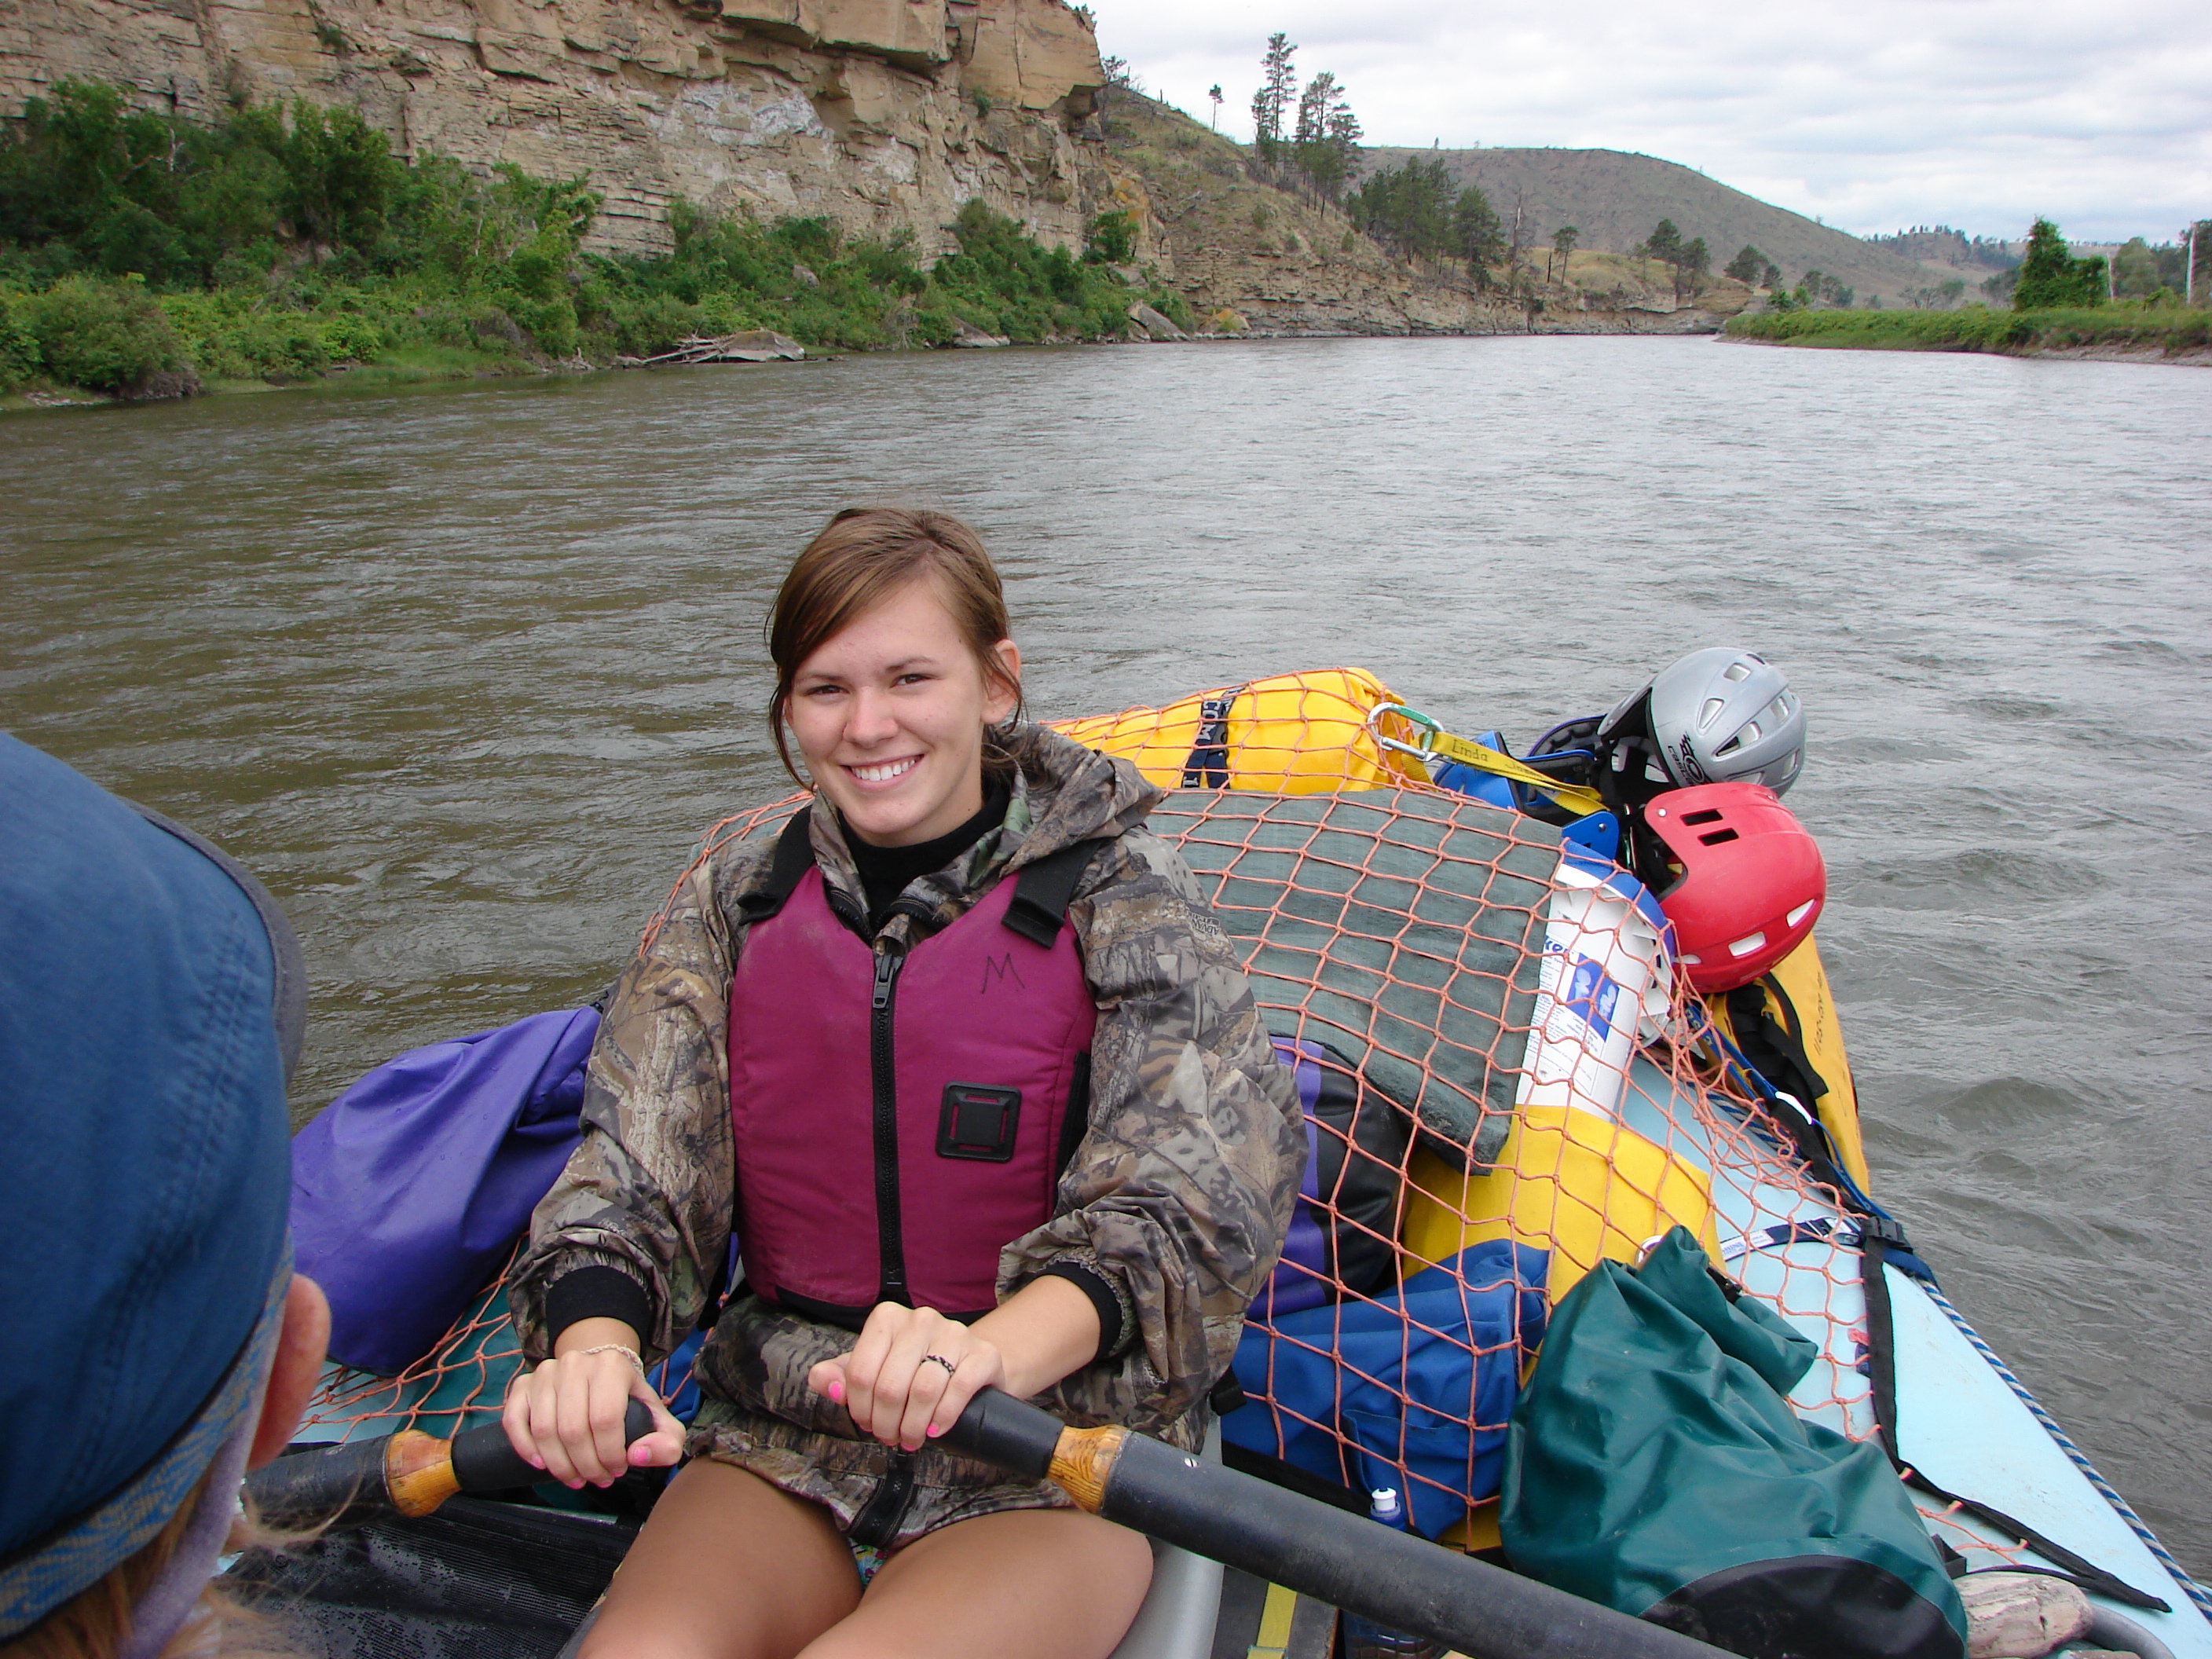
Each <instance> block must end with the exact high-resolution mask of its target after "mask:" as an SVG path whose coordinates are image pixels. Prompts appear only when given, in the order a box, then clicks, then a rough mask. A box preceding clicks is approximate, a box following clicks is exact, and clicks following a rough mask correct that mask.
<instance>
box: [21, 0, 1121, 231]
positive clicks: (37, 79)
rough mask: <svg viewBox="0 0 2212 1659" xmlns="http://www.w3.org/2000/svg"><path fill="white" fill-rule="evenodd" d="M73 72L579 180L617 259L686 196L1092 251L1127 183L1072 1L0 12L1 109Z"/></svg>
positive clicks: (185, 2) (775, 212)
mask: <svg viewBox="0 0 2212 1659" xmlns="http://www.w3.org/2000/svg"><path fill="white" fill-rule="evenodd" d="M63 76H80V77H85V78H91V79H97V80H102V81H108V82H120V83H125V84H128V85H130V86H132V87H135V88H137V89H138V92H139V95H140V97H141V98H142V100H143V101H144V102H145V103H147V104H148V105H149V106H154V107H160V108H166V109H173V110H175V111H177V112H180V113H182V114H185V115H187V116H198V117H205V116H207V115H210V114H211V113H213V112H215V111H216V110H217V109H219V108H220V107H222V105H223V104H224V103H225V102H227V101H232V100H239V99H252V100H257V101H259V100H272V99H292V98H305V99H308V100H312V101H313V102H316V103H320V104H349V105H352V106H356V107H357V108H358V109H360V110H361V112H362V114H363V115H364V116H366V117H367V118H368V119H369V120H370V121H372V122H374V123H375V124H376V125H379V126H380V127H382V128H383V129H384V130H385V131H386V132H387V133H389V134H390V135H391V137H392V142H393V144H394V147H395V148H396V149H398V150H399V151H400V152H401V153H402V154H404V155H410V156H412V155H419V154H422V153H425V152H429V151H437V152H441V153H442V154H445V155H452V156H454V157H455V158H457V159H459V161H462V162H464V163H465V164H466V165H468V166H471V167H478V168H488V167H491V166H493V165H495V164H497V163H500V162H512V163H513V164H515V165H516V166H519V167H522V168H524V169H526V171H528V172H531V173H537V174H540V175H557V176H562V177H574V176H575V175H577V174H584V175H587V176H588V177H589V179H590V180H591V183H592V186H593V188H595V189H597V190H599V191H602V192H604V194H605V197H606V206H605V211H604V212H603V213H602V214H601V215H600V216H599V222H598V223H597V225H596V226H595V227H594V229H593V239H594V240H596V241H597V242H598V243H599V245H600V246H603V247H608V248H614V249H635V250H640V251H642V250H648V249H653V248H659V247H664V246H666V245H667V240H668V232H667V224H666V219H667V208H668V204H669V202H670V200H671V198H672V197H676V196H678V195H681V196H684V197H690V199H691V200H692V201H694V202H696V203H698V204H700V205H702V206H703V207H706V208H708V209H709V210H713V211H716V212H720V213H734V212H738V211H741V210H746V209H750V210H753V211H755V212H757V213H759V214H761V215H762V216H764V217H769V218H775V217H779V216H784V215H790V214H799V215H812V214H821V215H825V216H829V217H832V218H835V219H836V220H837V221H838V222H840V223H842V225H844V226H845V227H846V228H848V229H849V230H855V231H869V232H874V233H878V234H887V233H890V232H892V231H895V230H899V229H910V230H912V231H914V232H915V234H916V237H917V240H919V242H920V243H921V247H922V249H923V251H924V252H927V253H935V252H942V251H944V250H945V248H947V247H948V246H950V245H951V238H950V237H949V236H948V235H947V234H945V230H944V227H945V225H946V224H947V223H949V222H950V221H951V218H952V216H953V215H954V214H955V213H956V212H957V210H958V209H959V207H960V206H961V204H963V203H964V202H967V201H969V200H970V199H974V198H979V197H980V198H981V200H982V201H984V202H986V203H987V204H989V205H990V206H991V207H993V208H994V209H995V210H998V211H999V212H1001V213H1004V214H1007V215H1010V216H1012V217H1014V218H1016V219H1018V220H1020V221H1021V222H1023V223H1024V225H1025V226H1027V227H1028V228H1029V229H1030V232H1031V233H1032V234H1035V235H1036V236H1038V237H1040V238H1041V239H1042V240H1046V241H1048V242H1054V243H1060V244H1078V243H1079V242H1080V241H1081V240H1082V237H1083V234H1084V232H1085V228H1086V226H1087V224H1088V222H1089V219H1090V217H1091V215H1092V214H1094V213H1095V212H1097V210H1098V209H1099V206H1100V203H1099V201H1098V200H1097V199H1096V198H1097V197H1099V196H1100V194H1101V192H1102V191H1110V185H1109V181H1108V180H1107V177H1106V174H1105V173H1104V171H1103V165H1102V157H1101V155H1100V152H1101V149H1102V147H1101V146H1100V145H1099V143H1097V140H1096V139H1095V138H1094V139H1088V140H1086V139H1085V138H1084V137H1082V136H1081V135H1082V132H1083V130H1084V124H1085V118H1087V117H1088V116H1089V115H1090V114H1091V109H1092V106H1093V100H1094V99H1095V97H1096V95H1097V91H1098V88H1099V86H1100V84H1101V82H1103V79H1104V76H1103V74H1102V72H1101V70H1100V68H1099V61H1098V47H1097V41H1096V40H1094V39H1093V37H1092V35H1091V28H1090V26H1089V23H1088V21H1086V20H1085V17H1084V16H1082V15H1079V14H1078V13H1077V12H1075V11H1074V10H1073V9H1070V8H1069V7H1068V6H1066V5H1064V4H1062V3H1060V0H683V3H678V0H0V116H8V115H14V114H15V113H17V112H20V111H21V107H22V104H23V100H25V99H26V98H27V97H34V96H37V95H38V94H40V93H41V92H42V91H43V90H44V89H45V88H46V87H47V86H48V85H50V84H51V83H52V82H53V81H55V80H58V79H59V78H61V77H63ZM1109 205H1110V203H1109Z"/></svg>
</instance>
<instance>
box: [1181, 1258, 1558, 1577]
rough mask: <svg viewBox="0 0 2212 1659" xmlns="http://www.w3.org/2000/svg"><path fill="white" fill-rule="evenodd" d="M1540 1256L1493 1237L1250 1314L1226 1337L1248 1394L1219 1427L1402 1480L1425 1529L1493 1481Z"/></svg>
mask: <svg viewBox="0 0 2212 1659" xmlns="http://www.w3.org/2000/svg"><path fill="white" fill-rule="evenodd" d="M1550 1260H1551V1258H1550V1255H1549V1253H1548V1252H1547V1251H1544V1250H1536V1249H1529V1248H1528V1246H1527V1245H1525V1244H1515V1243H1510V1241H1508V1240H1505V1239H1502V1238H1501V1239H1493V1240H1492V1241H1491V1242H1490V1243H1486V1244H1477V1245H1475V1246H1474V1248H1473V1249H1468V1250H1464V1251H1462V1252H1461V1253H1460V1254H1459V1255H1456V1256H1455V1257H1453V1258H1452V1259H1451V1260H1450V1261H1447V1262H1444V1263H1443V1265H1441V1266H1439V1267H1427V1268H1424V1269H1423V1270H1422V1271H1421V1272H1419V1273H1415V1274H1414V1275H1413V1277H1412V1278H1410V1279H1407V1280H1406V1282H1405V1283H1404V1284H1403V1285H1399V1286H1398V1287H1397V1288H1396V1289H1395V1290H1393V1291H1389V1292H1387V1293H1386V1294H1383V1295H1380V1296H1377V1297H1376V1298H1375V1299H1374V1300H1372V1301H1362V1300H1353V1299H1346V1300H1345V1301H1342V1302H1335V1303H1330V1304H1327V1305H1325V1306H1322V1307H1318V1308H1310V1309H1307V1310H1304V1311H1303V1312H1299V1313H1292V1314H1279V1315H1277V1316H1275V1317H1274V1318H1273V1319H1272V1320H1270V1321H1268V1322H1266V1323H1260V1322H1257V1321H1256V1320H1255V1322H1252V1323H1249V1324H1248V1325H1247V1326H1246V1327H1245V1330H1244V1338H1243V1341H1241V1342H1240V1343H1238V1344H1237V1363H1236V1372H1237V1382H1238V1383H1239V1384H1241V1385H1242V1386H1243V1390H1244V1393H1245V1395H1247V1403H1246V1404H1245V1405H1244V1406H1243V1407H1242V1408H1240V1409H1239V1410H1237V1411H1234V1412H1231V1413H1230V1414H1229V1415H1228V1416H1226V1417H1225V1418H1223V1419H1221V1433H1222V1437H1223V1438H1224V1439H1225V1440H1228V1441H1230V1442H1231V1443H1234V1444H1237V1445H1239V1446H1243V1447H1246V1448H1247V1449H1250V1450H1253V1451H1256V1452H1264V1453H1266V1454H1267V1455H1269V1456H1273V1457H1279V1458H1281V1459H1282V1460H1283V1461H1284V1462H1288V1463H1294V1464H1296V1465H1297V1467H1298V1468H1302V1469H1305V1470H1307V1471H1309V1472H1310V1473H1311V1474H1317V1475H1319V1476H1321V1477H1322V1479H1323V1480H1331V1481H1335V1482H1338V1483H1339V1484H1342V1485H1348V1486H1358V1487H1361V1488H1363V1489H1371V1488H1374V1487H1377V1486H1400V1487H1402V1488H1404V1489H1405V1492H1406V1497H1407V1506H1408V1509H1409V1510H1410V1513H1411V1516H1412V1523H1413V1530H1414V1531H1415V1532H1418V1533H1420V1534H1422V1535H1423V1536H1425V1537H1428V1538H1434V1537H1436V1536H1437V1534H1440V1533H1442V1532H1443V1531H1444V1530H1445V1529H1446V1528H1449V1527H1450V1526H1451V1525H1452V1524H1453V1523H1454V1522H1456V1521H1457V1520H1458V1519H1459V1518H1460V1517H1461V1516H1462V1515H1464V1514H1465V1513H1466V1512H1467V1509H1468V1504H1471V1503H1474V1502H1475V1501H1477V1500H1479V1499H1481V1498H1487V1497H1489V1496H1490V1495H1491V1494H1492V1492H1496V1491H1497V1490H1498V1477H1499V1474H1500V1473H1501V1468H1502V1465H1503V1462H1504V1448H1505V1425H1506V1423H1507V1422H1508V1420H1509V1419H1510V1418H1511V1417H1512V1415H1513V1407H1514V1405H1515V1403H1516V1401H1517V1400H1518V1398H1519V1396H1520V1392H1521V1362H1522V1358H1524V1357H1525V1356H1527V1355H1528V1354H1531V1353H1534V1352H1535V1351H1536V1346H1537V1344H1538V1343H1540V1342H1541V1341H1542V1340H1543V1336H1544V1319H1545V1314H1546V1305H1545V1301H1544V1279H1545V1273H1546V1272H1547V1268H1548V1267H1549V1264H1550ZM1347 1447H1349V1448H1350V1455H1348V1456H1347V1455H1346V1448H1347ZM1401 1469H1402V1470H1403V1471H1404V1473H1403V1474H1401V1473H1400V1471H1401Z"/></svg>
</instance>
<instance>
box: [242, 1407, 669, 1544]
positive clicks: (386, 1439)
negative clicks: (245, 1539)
mask: <svg viewBox="0 0 2212 1659" xmlns="http://www.w3.org/2000/svg"><path fill="white" fill-rule="evenodd" d="M652 1431H653V1413H651V1412H649V1411H647V1409H646V1407H645V1402H644V1401H641V1400H633V1401H630V1402H629V1413H628V1415H626V1416H625V1417H624V1418H623V1440H624V1441H634V1440H635V1439H636V1438H637V1437H639V1436H640V1435H643V1434H650V1433H651V1432H652ZM547 1478H548V1477H547V1475H546V1474H545V1471H544V1470H543V1469H538V1468H532V1467H531V1466H530V1465H529V1464H527V1463H526V1462H523V1461H522V1459H521V1457H520V1455H517V1454H516V1452H515V1449H514V1448H513V1446H512V1445H510V1444H508V1443H507V1431H506V1429H504V1428H503V1427H501V1425H499V1424H497V1423H487V1424H485V1425H483V1427H481V1428H475V1429H468V1430H465V1431H463V1432H461V1433H459V1434H457V1435H455V1436H454V1437H453V1438H452V1439H451V1440H441V1439H439V1438H438V1437H436V1436H435V1435H428V1434H424V1433H422V1432H421V1431H419V1430H416V1429H406V1430H403V1431H400V1432H399V1433H398V1434H391V1435H380V1436H379V1437H377V1438H375V1439H374V1440H358V1441H353V1442H350V1443H347V1444H344V1445H338V1446H322V1447H318V1448H317V1449H315V1450H313V1451H303V1452H294V1453H292V1454H291V1455H289V1456H286V1457H280V1458H278V1459H277V1460H276V1462H273V1463H267V1464H264V1465H263V1466H262V1467H261V1468H258V1469H256V1470H254V1472H253V1473H252V1474H249V1475H248V1476H246V1495H247V1496H248V1497H249V1498H252V1500H253V1504H254V1507H255V1509H256V1510H258V1512H259V1514H260V1515H261V1516H262V1518H263V1519H264V1520H267V1521H270V1522H275V1523H276V1524H279V1525H283V1526H287V1527H308V1526H318V1525H328V1526H333V1527H338V1526H357V1525H359V1524H360V1523H361V1522H364V1521H373V1520H375V1519H376V1518H377V1517H378V1516H390V1515H404V1516H420V1515H428V1514H429V1513H430V1511H431V1510H435V1509H436V1508H437V1507H438V1505H439V1504H442V1503H444V1502H445V1501H446V1500H447V1498H451V1497H453V1495H454V1493H456V1492H507V1491H509V1490H511V1489H512V1488H513V1487H516V1486H531V1485H533V1484H534V1483H536V1482H538V1481H540V1480H545V1479H547Z"/></svg>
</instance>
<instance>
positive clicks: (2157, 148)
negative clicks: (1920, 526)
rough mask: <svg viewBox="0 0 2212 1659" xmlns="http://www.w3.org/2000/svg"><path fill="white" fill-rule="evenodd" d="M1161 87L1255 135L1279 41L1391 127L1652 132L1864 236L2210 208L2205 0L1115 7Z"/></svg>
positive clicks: (1109, 39) (1112, 19)
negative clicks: (1261, 91) (1267, 70)
mask: <svg viewBox="0 0 2212 1659" xmlns="http://www.w3.org/2000/svg"><path fill="white" fill-rule="evenodd" d="M1095 9H1097V12H1098V31H1099V41H1100V45H1101V46H1102V48H1103V50H1104V51H1106V52H1113V53H1118V54H1119V55H1120V56H1121V57H1124V58H1127V59H1128V60H1129V62H1130V64H1132V66H1133V68H1134V69H1135V70H1136V72H1137V75H1138V76H1139V79H1140V80H1141V81H1142V82H1144V84H1145V85H1146V88H1148V89H1150V90H1152V91H1153V92H1155V93H1156V94H1158V95H1160V96H1163V97H1165V98H1166V99H1167V100H1169V101H1170V102H1171V103H1174V104H1176V105H1179V106H1182V108H1184V109H1186V110H1188V111H1190V112H1192V113H1193V114H1194V115H1196V116H1197V117H1198V118H1200V119H1201V120H1203V119H1206V118H1207V116H1208V113H1209V112H1210V110H1211V107H1212V106H1211V103H1210V100H1208V99H1207V97H1206V88H1208V87H1209V86H1211V85H1212V84H1214V83H1216V82H1218V83H1219V84H1220V87H1221V88H1222V92H1223V94H1224V102H1223V105H1222V111H1221V125H1222V128H1223V130H1224V131H1230V132H1233V133H1235V134H1236V135H1237V137H1249V136H1250V132H1251V114H1250V105H1251V99H1252V91H1253V88H1255V86H1256V85H1257V84H1258V81H1259V60H1260V53H1261V49H1262V47H1263V46H1264V44H1265V41H1266V38H1267V34H1268V33H1270V32H1271V31H1273V30H1275V29H1282V30H1285V32H1287V33H1289V35H1290V37H1291V40H1293V41H1294V42H1296V43H1297V46H1298V55H1297V67H1298V69H1299V70H1300V71H1301V72H1302V73H1303V74H1305V75H1312V74H1315V73H1317V72H1318V71H1320V70H1334V71H1335V73H1336V76H1337V78H1338V79H1339V80H1340V81H1342V82H1345V83H1346V86H1347V87H1348V88H1350V90H1351V94H1352V107H1353V108H1354V110H1355V111H1357V112H1358V115H1359V118H1360V119H1361V120H1362V121H1363V122H1364V124H1365V125H1366V128H1367V133H1368V139H1369V142H1370V143H1387V144H1422V145H1425V144H1428V143H1431V142H1432V141H1435V140H1438V139H1441V140H1442V141H1443V144H1444V145H1445V147H1446V148H1448V149H1449V148H1455V147H1458V146H1462V145H1468V144H1474V143H1484V144H1492V145H1501V146H1503V145H1521V144H1544V145H1557V146H1561V147H1565V148H1572V149H1581V148H1591V149H1626V150H1641V151H1644V153H1646V154H1648V155H1661V156H1664V157H1666V158H1667V159H1668V160H1669V161H1681V162H1685V163H1686V164H1687V165H1689V166H1692V167H1700V168H1702V169H1703V170H1704V171H1705V173H1708V174H1710V175H1711V176H1712V177H1713V178H1715V179H1719V180H1721V181H1722V182H1723V183H1725V184H1729V185H1735V187H1736V188H1738V189H1740V190H1745V191H1750V192H1751V193H1752V194H1753V195H1754V196H1759V197H1765V199H1766V200H1768V201H1771V202H1775V203H1778V204H1780V205H1782V206H1784V207H1787V208H1792V209H1795V210H1796V211H1798V212H1800V213H1804V214H1808V215H1814V216H1820V217H1821V218H1823V219H1825V220H1826V222H1828V223H1830V224H1833V225H1840V226H1842V227H1844V228H1846V229H1849V230H1853V231H1857V232H1859V233H1861V234H1865V233H1869V232H1874V231H1886V230H1894V229H1896V228H1899V227H1900V226H1904V225H1910V224H1932V223H1949V224H1953V225H1956V226H1958V227H1959V228H1960V229H1963V230H1966V231H1967V232H1969V233H1970V234H1984V235H1992V236H2015V237H2016V236H2019V235H2021V234H2023V233H2024V232H2025V231H2026V229H2027V222H2028V221H2029V220H2030V219H2031V218H2033V216H2035V215H2037V214H2039V213H2040V214H2045V215H2048V216H2051V217H2052V218H2054V219H2056V220H2057V222H2059V224H2060V225H2061V226H2062V227H2063V228H2064V230H2065V231H2066V234H2068V235H2069V236H2071V237H2074V238H2075V239H2077V240H2118V239H2121V238H2124V237H2127V236H2132V235H2137V234H2141V235H2147V236H2149V237H2150V238H2151V239H2152V240H2162V239H2164V238H2166V237H2169V236H2171V235H2172V234H2174V232H2175V231H2176V230H2177V229H2178V228H2179V227H2180V226H2181V225H2182V224H2183V223H2184V222H2186V221H2187V220H2188V219H2190V218H2191V217H2200V218H2201V217H2206V216H2212V7H2208V6H2207V5H2205V4H2204V3H2203V0H2100V3H2090V0H1861V3H1859V4H1857V5H1854V6H1852V7H1851V8H1850V9H1849V11H1848V13H1846V12H1845V11H1844V9H1841V8H1826V7H1806V6H1797V5H1788V4H1785V5H1781V6H1773V5H1763V6H1762V5H1757V4H1751V5H1747V4H1745V3H1743V0H1734V3H1731V4H1727V5H1722V4H1717V3H1714V0H1692V3H1690V4H1687V5H1680V6H1674V7H1661V6H1655V5H1652V4H1650V3H1649V0H1579V3H1577V4H1575V5H1573V6H1559V7H1545V8H1542V9H1540V10H1539V11H1538V12H1537V13H1536V14H1535V15H1533V16H1532V15H1524V14H1517V13H1514V12H1509V11H1507V10H1505V9H1504V8H1498V9H1492V10H1488V11H1486V12H1485V11H1474V10H1471V9H1466V8H1463V7H1460V6H1447V5H1439V4H1437V3H1434V0H1419V3H1416V0H1379V3H1373V4H1369V5H1365V6H1361V7H1348V6H1344V5H1342V4H1340V3H1328V4H1324V3H1322V0H1273V3H1268V4H1264V5H1263V4H1261V3H1258V0H1215V3H1211V4H1207V5H1206V6H1204V7H1203V9H1194V8H1193V7H1191V6H1190V4H1189V3H1188V0H1095Z"/></svg>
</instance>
